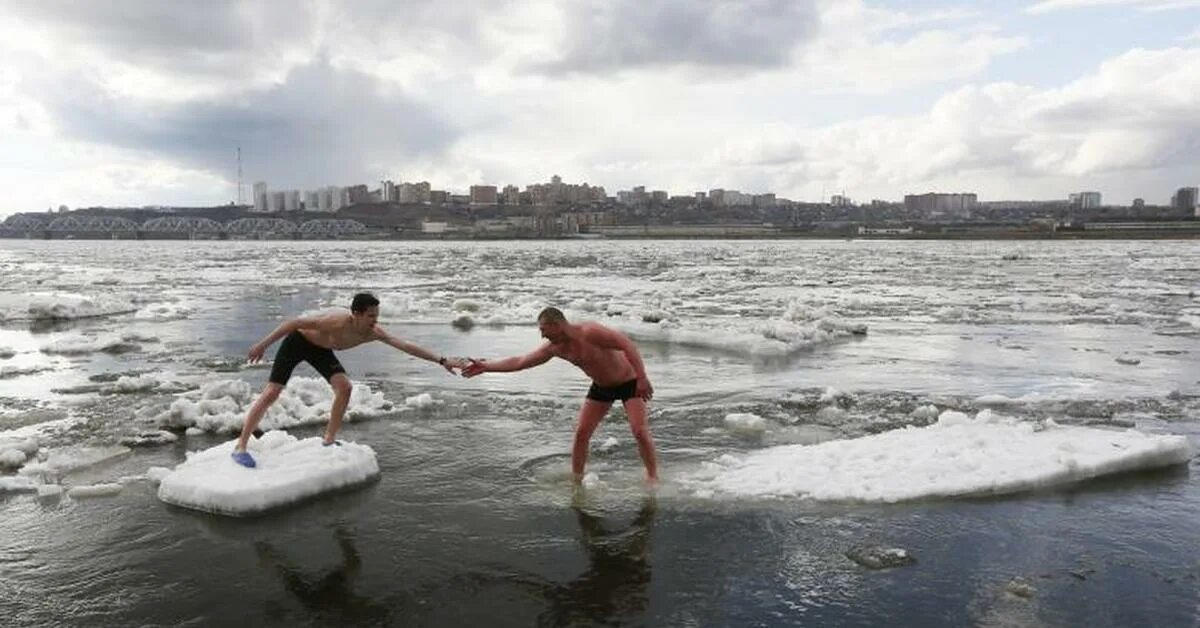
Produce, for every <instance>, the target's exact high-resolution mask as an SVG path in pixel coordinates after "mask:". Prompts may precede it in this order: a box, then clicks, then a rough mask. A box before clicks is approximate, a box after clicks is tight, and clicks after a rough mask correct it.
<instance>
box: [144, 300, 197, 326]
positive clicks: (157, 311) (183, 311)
mask: <svg viewBox="0 0 1200 628" xmlns="http://www.w3.org/2000/svg"><path fill="white" fill-rule="evenodd" d="M191 315H192V308H190V307H187V306H183V305H179V304H176V303H156V304H154V305H148V306H145V307H143V308H142V309H140V310H138V311H137V313H136V314H134V315H133V317H134V318H135V319H137V320H139V321H153V322H161V321H173V320H180V319H185V318H188V317H189V316H191Z"/></svg>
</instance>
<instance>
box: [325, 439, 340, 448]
mask: <svg viewBox="0 0 1200 628" xmlns="http://www.w3.org/2000/svg"><path fill="white" fill-rule="evenodd" d="M330 445H337V446H338V447H341V446H342V441H340V440H335V441H333V442H332V443H321V446H322V447H328V446H330Z"/></svg>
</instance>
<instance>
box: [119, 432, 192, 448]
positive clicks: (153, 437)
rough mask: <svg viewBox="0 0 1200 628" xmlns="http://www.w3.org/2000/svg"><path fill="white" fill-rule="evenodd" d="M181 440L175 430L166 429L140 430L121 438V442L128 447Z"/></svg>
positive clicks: (165, 443) (164, 443)
mask: <svg viewBox="0 0 1200 628" xmlns="http://www.w3.org/2000/svg"><path fill="white" fill-rule="evenodd" d="M177 440H179V436H177V435H176V434H175V433H174V432H168V431H166V430H151V431H149V432H138V433H137V434H134V435H133V436H126V437H125V438H122V439H121V444H122V445H125V446H127V447H145V446H147V445H167V444H170V443H173V442H175V441H177Z"/></svg>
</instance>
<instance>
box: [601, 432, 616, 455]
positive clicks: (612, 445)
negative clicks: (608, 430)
mask: <svg viewBox="0 0 1200 628" xmlns="http://www.w3.org/2000/svg"><path fill="white" fill-rule="evenodd" d="M618 444H620V441H618V440H617V439H616V438H615V437H613V436H609V437H608V438H606V439H604V442H603V443H600V446H599V447H597V448H596V449H597V450H598V451H601V452H604V453H608V452H610V451H612V450H613V449H616V447H617V445H618Z"/></svg>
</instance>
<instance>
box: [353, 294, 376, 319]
mask: <svg viewBox="0 0 1200 628" xmlns="http://www.w3.org/2000/svg"><path fill="white" fill-rule="evenodd" d="M373 307H379V299H376V298H375V295H373V294H371V293H370V292H360V293H358V294H356V295H354V299H353V300H352V301H350V311H351V312H354V313H356V314H357V313H361V312H366V311H367V310H368V309H369V308H373Z"/></svg>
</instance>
